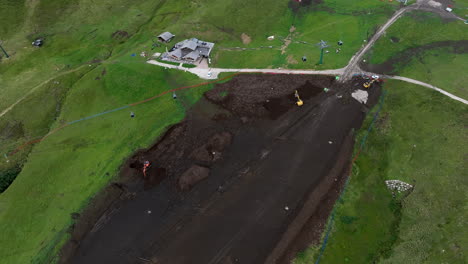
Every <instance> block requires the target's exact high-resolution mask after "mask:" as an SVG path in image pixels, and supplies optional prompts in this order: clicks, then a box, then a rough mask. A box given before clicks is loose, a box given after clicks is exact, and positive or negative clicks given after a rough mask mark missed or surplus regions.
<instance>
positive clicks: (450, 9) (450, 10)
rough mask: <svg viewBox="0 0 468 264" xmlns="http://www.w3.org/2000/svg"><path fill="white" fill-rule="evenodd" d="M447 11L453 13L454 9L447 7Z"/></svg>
mask: <svg viewBox="0 0 468 264" xmlns="http://www.w3.org/2000/svg"><path fill="white" fill-rule="evenodd" d="M445 10H446V11H447V12H452V10H453V9H452V8H450V7H447V8H445Z"/></svg>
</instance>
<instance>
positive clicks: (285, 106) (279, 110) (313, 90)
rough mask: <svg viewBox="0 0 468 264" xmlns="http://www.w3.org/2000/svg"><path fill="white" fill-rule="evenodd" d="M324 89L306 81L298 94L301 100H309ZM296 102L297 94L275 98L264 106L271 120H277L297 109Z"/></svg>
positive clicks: (298, 90)
mask: <svg viewBox="0 0 468 264" xmlns="http://www.w3.org/2000/svg"><path fill="white" fill-rule="evenodd" d="M323 88H325V87H320V86H316V85H314V84H312V83H311V82H310V81H306V83H305V84H304V85H302V86H300V87H299V88H298V89H297V92H298V94H299V97H300V98H301V100H308V99H310V98H312V97H314V96H316V95H318V94H320V93H321V92H323ZM296 102H297V98H296V96H295V94H294V93H290V94H288V95H285V96H282V97H275V98H272V99H269V100H267V102H265V103H264V104H263V107H265V109H266V110H268V112H269V113H270V118H272V119H277V118H278V117H280V116H281V115H283V114H284V113H286V112H287V111H288V110H289V109H291V108H293V107H296Z"/></svg>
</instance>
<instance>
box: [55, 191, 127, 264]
mask: <svg viewBox="0 0 468 264" xmlns="http://www.w3.org/2000/svg"><path fill="white" fill-rule="evenodd" d="M132 195H133V194H132V193H129V192H128V191H127V190H126V189H125V187H124V186H123V185H121V184H119V183H111V184H109V185H108V186H106V187H105V188H104V189H103V190H101V191H100V192H99V193H98V194H97V195H96V196H95V197H94V198H93V199H91V202H90V203H89V204H88V206H87V208H86V210H84V211H83V212H81V213H72V214H71V215H70V218H71V219H72V220H73V222H74V224H73V225H72V226H70V228H69V233H70V236H71V239H70V240H69V241H68V242H67V243H65V245H64V246H63V247H62V249H61V251H60V254H59V257H60V260H59V263H69V258H70V257H71V256H72V255H73V254H74V252H75V251H76V249H77V248H78V247H79V245H80V241H81V240H82V239H83V238H84V237H85V236H86V235H87V234H88V233H92V232H96V231H98V230H99V228H100V227H102V225H104V224H105V223H106V221H108V220H109V217H110V216H111V215H112V214H113V212H115V211H117V210H118V208H119V204H118V202H119V201H120V200H121V199H123V200H125V199H129V198H131V197H132Z"/></svg>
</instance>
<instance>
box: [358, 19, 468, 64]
mask: <svg viewBox="0 0 468 264" xmlns="http://www.w3.org/2000/svg"><path fill="white" fill-rule="evenodd" d="M466 30H467V25H465V24H464V23H463V22H462V21H460V20H456V21H450V22H445V21H443V20H442V19H441V18H439V17H438V16H437V15H435V14H432V13H425V12H421V11H413V12H410V13H408V14H406V15H404V16H403V17H401V18H400V19H399V20H397V21H396V22H395V23H394V24H393V25H392V26H391V27H390V28H389V29H388V30H387V31H386V34H385V35H384V36H382V37H381V38H380V39H379V40H378V41H377V42H376V44H375V46H374V47H373V48H372V50H371V51H370V52H369V53H368V54H367V55H366V56H367V57H370V60H369V61H370V63H372V64H379V63H383V62H385V61H387V60H389V59H391V58H392V57H394V56H397V55H398V54H399V53H401V52H403V51H405V50H407V49H409V48H414V47H420V46H423V45H426V44H431V43H434V42H439V41H446V40H466V39H467V38H468V34H467V32H466ZM392 38H397V39H398V42H394V41H392ZM374 54H375V55H374Z"/></svg>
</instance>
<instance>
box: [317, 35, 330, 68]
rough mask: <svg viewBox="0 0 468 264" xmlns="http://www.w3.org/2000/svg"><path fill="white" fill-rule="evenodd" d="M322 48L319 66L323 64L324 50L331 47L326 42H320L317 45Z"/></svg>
mask: <svg viewBox="0 0 468 264" xmlns="http://www.w3.org/2000/svg"><path fill="white" fill-rule="evenodd" d="M316 45H317V46H319V48H320V60H319V64H323V49H325V48H328V47H330V45H328V44H327V42H326V41H323V40H320V42H319V43H317V44H316Z"/></svg>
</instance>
